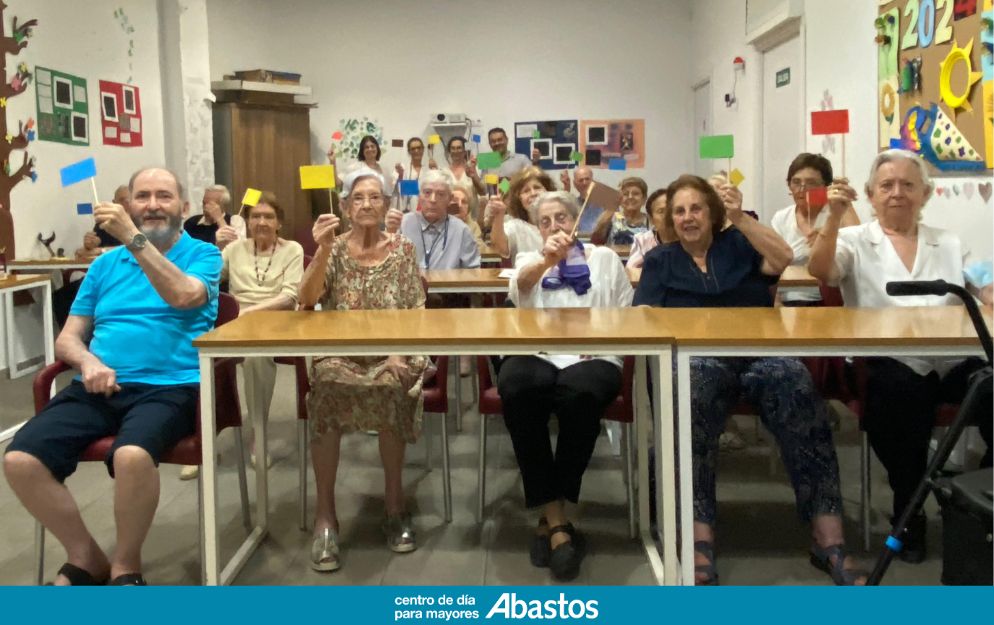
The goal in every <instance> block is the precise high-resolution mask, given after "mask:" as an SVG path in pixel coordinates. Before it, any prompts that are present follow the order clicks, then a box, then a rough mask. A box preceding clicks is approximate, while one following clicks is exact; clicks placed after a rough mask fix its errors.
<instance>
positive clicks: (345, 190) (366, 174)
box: [342, 165, 386, 198]
mask: <svg viewBox="0 0 994 625" xmlns="http://www.w3.org/2000/svg"><path fill="white" fill-rule="evenodd" d="M366 178H373V179H375V180H376V182H378V183H379V185H380V193H385V192H386V183H384V182H383V174H381V173H380V172H378V171H376V170H374V169H370V168H369V167H366V166H365V165H360V166H359V167H357V168H356V169H355V170H354V171H352V172H351V173H349V174H348V175H347V176H345V180H344V181H343V182H342V197H343V198H348V197H349V194H351V193H352V189H354V188H355V186H356V183H358V182H359V181H361V180H365V179H366Z"/></svg>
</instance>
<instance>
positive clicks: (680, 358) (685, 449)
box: [676, 352, 694, 586]
mask: <svg viewBox="0 0 994 625" xmlns="http://www.w3.org/2000/svg"><path fill="white" fill-rule="evenodd" d="M676 361H677V374H676V377H677V399H678V404H677V414H678V419H679V425H678V431H677V437H678V438H677V440H678V445H677V451H678V454H679V456H680V529H681V530H682V531H681V544H680V546H681V550H680V555H681V559H680V560H681V561H680V565H681V567H680V568H681V573H682V575H683V584H684V585H685V586H693V584H694V473H693V470H694V460H693V449H692V443H691V430H690V428H691V427H692V426H691V418H690V356H688V355H687V354H686V352H683V353H679V352H678V353H677V359H676Z"/></svg>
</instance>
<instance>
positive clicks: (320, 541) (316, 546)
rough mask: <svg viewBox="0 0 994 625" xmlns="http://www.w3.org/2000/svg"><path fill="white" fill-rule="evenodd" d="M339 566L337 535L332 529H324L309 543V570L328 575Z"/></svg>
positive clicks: (340, 564)
mask: <svg viewBox="0 0 994 625" xmlns="http://www.w3.org/2000/svg"><path fill="white" fill-rule="evenodd" d="M341 566H342V563H341V562H340V561H339V559H338V534H336V533H335V530H333V529H330V528H325V529H324V530H323V531H322V532H321V533H320V534H318V535H317V536H315V537H314V542H312V543H311V568H312V569H314V570H315V571H321V572H324V573H330V572H332V571H337V570H338V569H339V568H340V567H341Z"/></svg>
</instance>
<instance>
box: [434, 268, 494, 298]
mask: <svg viewBox="0 0 994 625" xmlns="http://www.w3.org/2000/svg"><path fill="white" fill-rule="evenodd" d="M501 271H504V270H503V269H501V268H500V267H480V268H479V269H432V270H430V271H426V272H425V280H427V281H428V292H429V293H439V294H441V293H507V291H508V284H509V282H510V279H509V278H501V277H500V276H499V275H498V274H500V272H501Z"/></svg>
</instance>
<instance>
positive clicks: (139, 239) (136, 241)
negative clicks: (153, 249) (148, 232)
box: [125, 232, 148, 252]
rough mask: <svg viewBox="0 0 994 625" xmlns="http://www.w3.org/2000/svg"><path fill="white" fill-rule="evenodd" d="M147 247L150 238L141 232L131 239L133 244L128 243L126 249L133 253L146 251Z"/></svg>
mask: <svg viewBox="0 0 994 625" xmlns="http://www.w3.org/2000/svg"><path fill="white" fill-rule="evenodd" d="M146 245H148V237H146V236H145V235H144V234H142V233H141V232H139V233H138V234H136V235H135V236H133V237H131V243H128V244H127V245H126V246H125V247H127V248H128V249H129V250H131V251H132V252H138V251H140V250H143V249H145V246H146Z"/></svg>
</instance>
